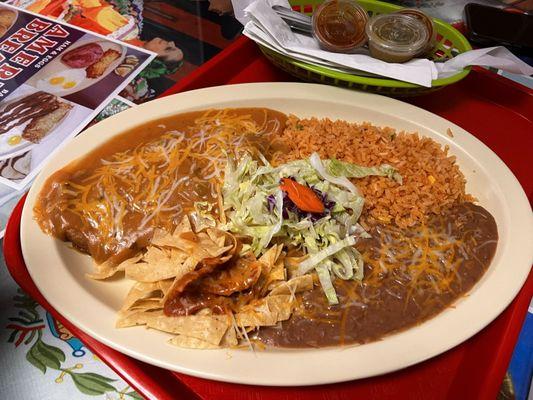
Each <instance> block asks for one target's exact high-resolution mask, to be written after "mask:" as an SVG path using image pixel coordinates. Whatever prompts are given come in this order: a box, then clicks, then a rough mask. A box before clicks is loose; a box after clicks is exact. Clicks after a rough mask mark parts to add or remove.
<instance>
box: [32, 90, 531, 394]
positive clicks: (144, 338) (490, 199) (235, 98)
mask: <svg viewBox="0 0 533 400" xmlns="http://www.w3.org/2000/svg"><path fill="white" fill-rule="evenodd" d="M223 107H269V108H273V109H276V110H279V111H282V112H285V113H294V114H296V115H298V116H300V117H311V116H317V117H330V118H340V119H344V120H349V121H370V122H372V123H373V124H376V125H381V126H385V125H387V126H392V127H394V128H397V129H399V130H406V131H418V132H419V133H420V134H421V135H424V136H429V137H431V138H433V139H434V140H436V141H438V142H440V143H442V144H443V145H446V144H447V145H449V146H450V152H451V153H452V154H454V155H456V156H457V160H458V163H459V165H460V167H461V169H462V171H463V173H464V174H465V176H466V178H467V180H468V184H467V190H468V192H470V193H472V194H473V195H474V196H476V197H477V198H478V199H479V203H480V204H481V205H483V206H484V207H485V208H487V209H488V210H489V211H490V212H491V213H492V215H494V217H495V219H496V221H497V224H498V230H499V235H500V242H499V244H498V247H497V251H496V255H495V257H494V260H493V262H492V264H491V266H490V268H489V270H488V271H487V272H486V274H485V275H484V276H483V277H482V279H481V280H480V281H479V282H478V284H477V285H476V286H475V287H474V288H473V290H472V291H471V292H470V295H469V296H466V297H464V298H462V299H461V300H459V301H458V302H457V303H456V307H454V308H449V309H447V310H445V311H444V312H442V313H441V314H439V315H438V316H436V317H435V318H433V319H431V320H429V321H427V322H425V323H423V324H421V325H419V326H417V327H414V328H411V329H408V330H406V331H404V332H401V333H398V334H394V335H391V336H388V337H386V338H384V339H383V340H381V341H377V342H374V343H370V344H365V345H362V346H352V347H345V348H327V349H303V350H273V351H262V352H256V353H255V354H254V353H252V352H250V351H248V350H187V349H180V348H176V347H172V346H171V345H169V344H167V343H166V339H167V337H168V335H166V334H164V333H162V332H157V331H154V330H146V329H144V328H142V327H136V328H128V329H115V328H114V322H115V315H116V312H117V310H118V309H119V308H120V306H121V304H122V300H123V298H124V297H125V295H126V291H127V289H128V286H129V285H128V283H127V282H126V281H124V280H118V281H117V280H115V281H112V282H94V281H91V280H88V279H86V278H85V277H84V274H85V273H86V272H88V271H90V270H91V266H92V265H91V260H90V258H89V257H88V256H86V255H82V254H79V253H78V252H76V251H74V250H72V249H71V248H70V247H69V246H68V245H66V244H65V243H63V242H60V241H58V240H56V239H53V238H51V237H49V236H47V235H45V234H44V233H42V232H41V230H40V229H39V227H38V225H37V223H36V222H35V221H34V220H33V215H32V214H33V213H32V209H33V206H34V203H35V200H36V196H37V194H38V193H39V191H40V189H41V187H42V185H43V183H44V181H45V180H46V178H47V177H48V176H49V175H50V174H52V173H53V172H54V171H56V170H57V169H59V168H61V167H63V166H64V165H66V164H67V163H68V162H70V161H72V160H73V159H75V158H78V157H80V156H82V155H84V154H85V153H86V152H88V151H91V150H93V149H94V148H95V147H97V146H98V145H100V144H102V143H104V142H105V141H106V140H107V139H109V138H111V137H112V136H114V135H116V134H118V133H121V132H124V131H126V130H128V129H131V128H133V127H135V126H137V125H139V124H141V123H143V122H146V121H147V120H152V119H158V118H162V117H168V116H170V115H173V114H177V113H180V112H185V111H193V110H199V109H206V108H223ZM448 128H450V129H451V130H452V131H453V134H454V137H453V138H450V137H448V136H447V135H446V133H445V132H446V130H447V129H448ZM21 243H22V251H23V255H24V260H25V262H26V265H27V267H28V270H29V273H30V275H31V277H32V278H33V280H34V282H35V284H36V285H37V287H38V288H39V290H40V291H41V293H42V294H43V295H44V297H45V298H46V299H47V300H48V301H49V302H50V304H51V305H52V306H53V307H55V309H56V310H57V311H59V312H60V313H61V314H62V315H63V316H64V317H65V318H67V319H68V320H69V321H71V322H72V323H74V324H75V325H76V326H77V327H78V328H80V329H82V330H83V331H84V332H86V333H88V334H89V335H91V336H92V337H94V338H95V339H97V340H99V341H101V342H103V343H105V344H106V345H108V346H110V347H112V348H114V349H116V350H118V351H121V352H123V353H125V354H128V355H130V356H132V357H134V358H137V359H139V360H142V361H145V362H147V363H150V364H154V365H157V366H159V367H163V368H167V369H170V370H174V371H179V372H182V373H185V374H190V375H194V376H199V377H202V378H209V379H214V380H220V381H226V382H236V383H245V384H257V385H278V386H289V385H290V386H296V385H315V384H324V383H333V382H341V381H347V380H351V379H358V378H364V377H369V376H373V375H378V374H384V373H387V372H390V371H394V370H397V369H400V368H404V367H407V366H409V365H412V364H415V363H418V362H420V361H423V360H426V359H428V358H430V357H433V356H435V355H437V354H440V353H442V352H444V351H446V350H448V349H450V348H452V347H454V346H456V345H458V344H459V343H461V342H463V341H464V340H466V339H468V338H469V337H471V336H472V335H474V334H475V333H477V332H478V331H479V330H481V329H482V328H483V327H485V326H486V325H487V324H489V323H490V322H491V321H492V320H493V319H494V318H496V317H497V316H498V314H500V313H501V312H502V311H503V310H504V308H505V307H506V306H507V305H508V304H509V303H510V302H511V300H512V299H513V298H514V297H515V295H516V294H517V293H518V291H519V289H520V288H521V286H522V284H523V283H524V281H525V279H526V277H527V274H528V273H529V270H530V267H531V264H532V260H533V248H532V246H531V243H533V221H532V213H531V208H530V205H529V202H528V200H527V198H526V196H525V194H524V192H523V190H522V188H521V186H520V184H519V183H518V181H517V180H516V178H515V177H514V175H513V174H512V173H511V171H510V170H509V169H508V168H507V167H506V166H505V164H504V163H503V162H502V161H501V160H500V159H499V158H498V157H497V156H496V155H495V154H494V153H493V152H492V151H490V150H489V149H488V148H487V147H486V146H485V145H484V144H483V143H481V142H480V141H479V140H477V139H476V138H475V137H474V136H472V135H470V134H469V133H468V132H466V131H465V130H463V129H461V128H460V127H458V126H456V125H454V124H452V123H450V122H449V121H446V120H444V119H442V118H440V117H438V116H436V115H434V114H431V113H429V112H427V111H424V110H422V109H420V108H417V107H414V106H412V105H409V104H406V103H403V102H401V101H398V100H393V99H390V98H387V97H382V96H378V95H373V94H366V93H359V92H355V91H350V90H345V89H339V88H334V87H330V86H322V85H312V84H301V83H266V84H262V83H260V84H245V85H234V86H223V87H214V88H209V89H202V90H196V91H191V92H186V93H181V94H177V95H174V96H169V97H165V98H163V99H160V100H156V101H153V102H149V103H146V104H144V105H141V106H138V107H135V108H133V109H130V110H127V111H123V112H121V113H120V114H118V115H116V116H114V117H111V118H109V119H106V120H104V121H103V122H100V123H98V124H97V125H95V126H93V127H91V128H90V129H88V130H87V131H85V132H84V133H83V134H82V135H80V136H79V137H77V138H75V139H74V140H72V141H71V142H69V143H68V144H67V145H66V146H65V147H63V148H62V149H61V150H60V151H59V152H58V153H57V154H55V155H54V156H53V157H52V159H51V160H50V161H49V162H48V163H47V165H46V166H45V167H44V169H43V171H42V172H41V174H40V175H39V176H38V177H37V179H36V180H35V183H34V184H33V187H32V188H31V190H30V193H29V195H28V198H27V200H26V204H25V206H24V210H23V213H22V226H21Z"/></svg>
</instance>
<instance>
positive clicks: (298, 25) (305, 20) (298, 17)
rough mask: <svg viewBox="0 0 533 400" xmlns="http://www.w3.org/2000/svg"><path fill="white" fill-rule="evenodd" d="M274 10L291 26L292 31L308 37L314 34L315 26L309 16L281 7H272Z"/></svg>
mask: <svg viewBox="0 0 533 400" xmlns="http://www.w3.org/2000/svg"><path fill="white" fill-rule="evenodd" d="M272 9H273V10H274V11H275V12H276V14H278V15H279V16H280V17H281V19H283V20H284V21H285V22H286V23H287V24H288V25H289V26H290V28H291V29H293V30H295V31H299V32H301V33H305V34H307V35H311V34H312V33H313V25H312V23H311V17H310V16H309V15H305V14H302V13H299V12H296V11H293V10H291V9H290V8H287V7H283V6H279V5H276V6H272Z"/></svg>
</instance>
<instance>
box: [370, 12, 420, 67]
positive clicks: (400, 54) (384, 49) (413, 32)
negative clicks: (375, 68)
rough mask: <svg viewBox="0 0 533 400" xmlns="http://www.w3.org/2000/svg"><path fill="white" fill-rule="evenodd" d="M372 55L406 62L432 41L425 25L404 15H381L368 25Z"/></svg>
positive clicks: (391, 60) (397, 61) (385, 59)
mask: <svg viewBox="0 0 533 400" xmlns="http://www.w3.org/2000/svg"><path fill="white" fill-rule="evenodd" d="M366 34H367V36H368V47H369V49H370V55H371V56H372V57H374V58H377V59H379V60H383V61H387V62H391V63H403V62H406V61H409V60H410V59H411V58H413V57H415V56H417V55H418V54H421V53H422V52H423V51H424V50H425V49H426V47H427V45H428V42H429V40H430V36H429V31H428V28H427V27H426V25H425V24H424V23H423V22H421V21H420V20H419V19H417V18H413V17H411V16H409V15H402V14H396V13H395V14H381V15H376V16H373V17H372V18H370V20H369V21H368V24H367V25H366Z"/></svg>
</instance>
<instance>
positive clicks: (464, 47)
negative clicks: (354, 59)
mask: <svg viewBox="0 0 533 400" xmlns="http://www.w3.org/2000/svg"><path fill="white" fill-rule="evenodd" d="M357 2H358V3H359V4H360V5H361V6H362V7H364V8H365V9H366V10H367V11H368V14H369V15H370V16H372V15H378V14H386V13H391V12H395V11H397V10H400V9H402V7H400V6H397V5H394V4H389V3H383V2H381V1H372V0H358V1H357ZM290 3H291V5H292V7H293V9H295V10H296V11H300V12H303V13H305V14H311V13H312V12H313V10H314V9H315V8H316V7H317V6H318V5H319V4H320V3H322V0H290ZM433 21H434V22H435V26H436V28H437V44H436V46H435V48H434V50H433V52H432V53H431V55H430V56H429V58H430V59H432V60H435V61H439V60H445V59H450V58H453V57H454V56H456V55H458V54H461V53H464V52H465V51H468V50H472V47H471V46H470V43H468V40H466V38H465V37H464V36H463V35H462V34H461V33H460V32H459V31H458V30H457V29H455V28H454V27H453V26H451V25H449V24H447V23H445V22H443V21H441V20H438V19H433ZM259 47H260V49H261V51H262V52H263V54H264V55H265V56H266V57H267V58H268V59H269V60H270V62H272V63H273V64H274V65H276V66H277V67H279V68H281V69H283V70H285V71H287V72H288V73H289V74H291V75H293V76H296V77H297V78H299V79H301V80H304V81H308V82H318V83H324V84H328V85H334V86H342V87H347V88H350V89H357V90H364V91H368V92H374V93H380V94H385V95H389V96H413V95H418V94H425V93H429V92H433V91H435V90H439V89H441V88H443V87H444V86H446V85H449V84H451V83H455V82H458V81H460V80H461V79H463V78H464V77H465V76H467V75H468V73H469V72H470V68H469V67H468V68H465V69H463V70H462V71H460V72H458V73H457V74H455V75H452V76H450V77H448V78H444V79H436V80H434V81H432V82H431V87H430V88H428V87H424V86H420V85H416V84H413V83H407V82H402V81H398V80H396V79H387V78H374V77H368V76H360V75H354V74H348V73H345V72H338V71H333V70H331V69H328V68H326V67H322V66H318V65H314V64H309V63H306V62H303V61H298V60H295V59H293V58H290V57H286V56H284V55H282V54H280V53H277V52H275V51H272V50H270V49H268V48H266V47H263V46H259Z"/></svg>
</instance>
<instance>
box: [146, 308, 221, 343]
mask: <svg viewBox="0 0 533 400" xmlns="http://www.w3.org/2000/svg"><path fill="white" fill-rule="evenodd" d="M145 320H146V325H147V326H148V327H149V328H153V329H157V330H160V331H164V332H169V333H175V334H179V335H186V336H189V337H193V338H196V339H200V340H203V341H206V342H208V343H211V344H213V345H216V346H218V345H219V344H220V342H221V341H222V338H223V337H224V335H225V334H226V331H227V330H228V327H229V325H230V322H229V319H228V317H227V316H218V315H205V316H204V315H189V316H185V317H167V316H166V315H159V316H154V317H148V318H146V319H145Z"/></svg>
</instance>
